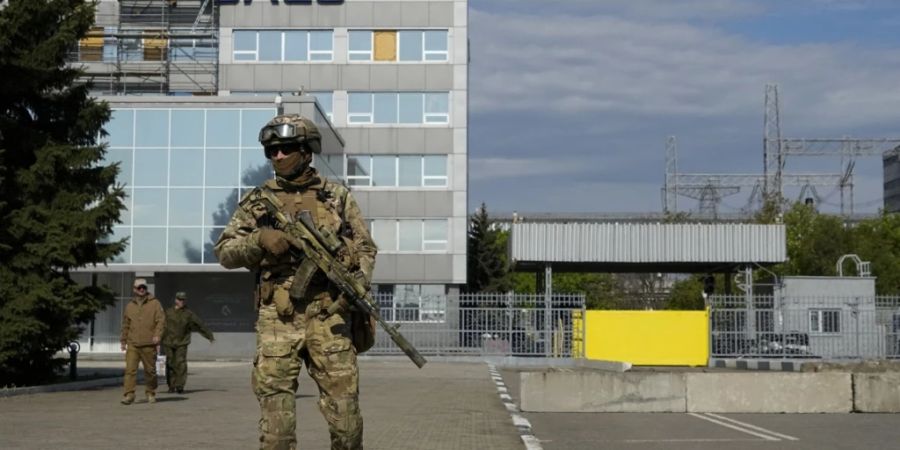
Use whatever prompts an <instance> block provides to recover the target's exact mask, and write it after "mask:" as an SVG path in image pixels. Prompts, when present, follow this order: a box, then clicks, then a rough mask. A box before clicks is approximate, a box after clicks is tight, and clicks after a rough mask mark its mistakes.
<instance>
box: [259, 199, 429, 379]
mask: <svg viewBox="0 0 900 450" xmlns="http://www.w3.org/2000/svg"><path fill="white" fill-rule="evenodd" d="M258 192H259V197H258V200H259V201H260V202H262V204H263V205H264V206H265V207H266V209H267V210H268V212H269V214H271V215H272V217H274V218H275V220H276V221H277V222H278V227H279V228H280V229H281V230H282V231H284V232H285V234H286V235H287V240H288V243H290V244H291V247H292V248H293V251H295V252H300V253H302V255H298V256H301V257H302V262H301V264H300V267H299V268H298V269H297V274H296V275H295V277H294V285H293V286H291V294H292V295H291V296H292V297H294V296H296V297H299V296H301V295H302V292H303V291H305V290H306V287H307V285H308V284H309V281H310V280H311V279H312V276H313V275H314V274H315V273H316V271H317V269H319V270H321V271H322V272H325V275H327V276H328V279H329V280H331V282H332V283H334V285H335V286H337V287H338V289H340V290H341V292H342V293H343V294H344V295H343V298H342V299H340V300H339V301H337V302H334V303H332V304H331V306H330V307H329V308H328V314H334V313H336V312H338V311H339V310H341V309H345V308H347V307H348V306H349V305H347V303H346V300H344V298H346V299H349V301H350V303H352V305H353V306H354V307H356V309H357V310H359V311H362V312H364V313H366V314H368V315H369V316H371V317H373V318H374V319H375V321H376V322H378V324H379V325H381V328H383V329H384V331H386V332H387V334H388V335H389V336H390V337H391V340H392V341H394V343H396V344H397V347H400V349H401V350H403V353H406V356H408V357H409V359H411V360H412V362H413V363H414V364H415V365H416V366H418V367H419V368H420V369H421V368H422V366H424V365H425V363H426V361H425V358H424V357H423V356H422V355H421V354H419V351H418V350H416V348H415V347H413V345H412V344H410V343H409V341H407V340H406V338H405V337H403V335H402V334H400V332H399V331H397V328H399V325H398V326H391V325H389V324H388V323H387V322H385V321H384V319H382V318H381V314H380V313H379V312H378V309H377V307H376V306H375V300H374V299H373V298H372V294H371V293H370V292H369V290H368V289H367V288H366V286H365V285H364V283H363V281H362V280H360V279H359V278H357V277H356V276H354V274H352V273H350V271H349V270H347V268H346V267H344V265H343V264H341V262H340V261H339V260H338V259H337V258H335V253H336V252H337V250H338V249H339V248H340V247H341V245H342V244H341V241H340V240H339V239H338V238H337V237H336V236H335V235H334V234H333V233H331V232H330V230H326V229H324V228H323V229H322V230H319V229H318V228H316V226H315V224H314V223H313V221H312V216H311V215H310V213H309V211H302V212H301V213H300V214H299V221H293V220H291V219H290V218H289V217H288V216H286V215H285V214H284V213H282V212H281V209H282V207H283V206H284V204H283V203H282V202H281V200H279V199H278V198H277V197H275V195H274V194H273V193H272V192H271V191H269V190H267V189H259V190H258Z"/></svg>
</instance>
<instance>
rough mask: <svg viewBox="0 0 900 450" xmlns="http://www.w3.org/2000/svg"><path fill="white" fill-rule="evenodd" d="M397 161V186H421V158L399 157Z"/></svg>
mask: <svg viewBox="0 0 900 450" xmlns="http://www.w3.org/2000/svg"><path fill="white" fill-rule="evenodd" d="M398 160H399V161H398V165H399V167H400V169H399V175H400V176H399V183H398V184H399V185H400V186H421V185H422V157H420V156H400V157H399V158H398Z"/></svg>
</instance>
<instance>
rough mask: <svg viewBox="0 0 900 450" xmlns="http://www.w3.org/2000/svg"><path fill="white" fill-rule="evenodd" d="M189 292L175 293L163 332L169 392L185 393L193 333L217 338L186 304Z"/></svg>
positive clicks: (167, 311) (209, 338) (212, 339)
mask: <svg viewBox="0 0 900 450" xmlns="http://www.w3.org/2000/svg"><path fill="white" fill-rule="evenodd" d="M186 300H187V294H185V293H184V292H178V293H176V294H175V305H174V306H172V307H171V308H169V309H167V310H166V331H165V333H163V339H162V347H163V351H164V352H165V354H166V384H168V385H169V393H172V392H178V393H179V394H183V393H184V384H185V383H186V382H187V349H188V345H190V343H191V333H192V332H194V331H196V332H198V333H200V334H201V335H202V336H203V337H205V338H206V339H208V340H209V342H210V343H212V342H214V341H215V340H216V339H215V338H214V337H213V334H212V331H209V328H206V325H204V324H203V322H201V321H200V318H199V317H197V315H196V314H194V312H193V311H191V310H190V309H188V307H187V305H185V303H184V302H185V301H186Z"/></svg>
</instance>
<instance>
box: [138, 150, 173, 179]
mask: <svg viewBox="0 0 900 450" xmlns="http://www.w3.org/2000/svg"><path fill="white" fill-rule="evenodd" d="M168 153H169V152H168V150H166V149H164V148H138V149H135V150H134V185H135V186H165V185H166V183H167V178H168V157H169V154H168Z"/></svg>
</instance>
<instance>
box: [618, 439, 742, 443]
mask: <svg viewBox="0 0 900 450" xmlns="http://www.w3.org/2000/svg"><path fill="white" fill-rule="evenodd" d="M606 442H626V443H629V444H652V443H654V442H759V439H752V438H745V439H729V438H724V439H715V438H709V439H704V438H693V439H692V438H687V439H625V440H622V441H606Z"/></svg>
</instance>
